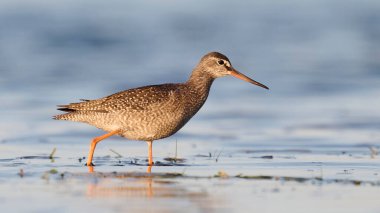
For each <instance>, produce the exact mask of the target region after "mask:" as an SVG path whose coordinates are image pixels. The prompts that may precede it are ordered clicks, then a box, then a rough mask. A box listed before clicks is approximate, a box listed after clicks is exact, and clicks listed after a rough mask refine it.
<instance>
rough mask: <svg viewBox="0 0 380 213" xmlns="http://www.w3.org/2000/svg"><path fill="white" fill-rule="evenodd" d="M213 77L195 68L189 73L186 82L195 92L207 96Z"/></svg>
mask: <svg viewBox="0 0 380 213" xmlns="http://www.w3.org/2000/svg"><path fill="white" fill-rule="evenodd" d="M214 79H215V78H213V77H212V76H210V75H208V74H207V73H206V72H204V71H202V70H200V69H197V68H196V69H194V70H193V72H192V73H191V76H190V78H189V80H188V81H187V82H186V84H187V85H188V86H189V87H191V89H192V90H194V92H197V93H198V94H199V95H201V96H204V98H207V96H208V93H209V91H210V87H211V85H212V83H213V82H214Z"/></svg>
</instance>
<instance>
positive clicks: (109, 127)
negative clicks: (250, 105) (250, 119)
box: [54, 52, 269, 166]
mask: <svg viewBox="0 0 380 213" xmlns="http://www.w3.org/2000/svg"><path fill="white" fill-rule="evenodd" d="M227 75H232V76H234V77H236V78H239V79H242V80H244V81H247V82H249V83H252V84H254V85H257V86H260V87H263V88H265V89H269V88H268V87H267V86H265V85H264V84H261V83H259V82H257V81H254V80H252V79H251V78H249V77H247V76H245V75H243V74H242V73H240V72H238V71H237V70H235V69H234V68H233V67H232V65H231V62H230V61H229V60H228V58H227V57H226V56H224V55H223V54H221V53H218V52H211V53H208V54H206V55H205V56H203V57H202V59H201V61H200V62H199V64H198V65H197V66H196V67H195V68H194V70H193V72H192V73H191V76H190V78H189V79H188V80H187V81H186V82H185V83H177V84H161V85H151V86H144V87H139V88H134V89H129V90H125V91H122V92H118V93H115V94H113V95H110V96H107V97H104V98H100V99H96V100H82V102H79V103H71V104H67V105H58V107H59V108H58V110H62V111H65V112H67V113H66V114H61V115H56V116H54V119H57V120H70V121H78V122H83V123H88V124H90V125H93V126H95V127H97V128H99V129H102V130H104V131H106V132H108V133H107V134H104V135H102V136H99V137H96V138H94V139H93V140H92V142H91V144H90V151H89V153H88V157H87V164H86V165H87V166H92V165H93V164H92V157H93V154H94V151H95V147H96V144H97V143H99V142H100V141H101V140H103V139H106V138H108V137H110V136H112V135H119V136H122V137H125V138H128V139H131V140H139V141H146V142H147V143H148V148H149V151H148V156H149V157H148V163H149V166H152V165H153V157H152V143H153V141H154V140H158V139H162V138H166V137H169V136H171V135H173V134H174V133H176V132H177V131H178V130H179V129H181V128H182V127H183V126H184V125H185V124H186V123H187V122H188V121H189V120H190V118H192V117H193V116H194V115H195V113H197V112H198V110H199V109H200V108H201V107H202V106H203V104H204V103H205V101H206V99H207V96H208V93H209V91H210V87H211V84H212V83H213V81H214V80H215V79H216V78H219V77H223V76H227Z"/></svg>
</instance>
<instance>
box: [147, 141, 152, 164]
mask: <svg viewBox="0 0 380 213" xmlns="http://www.w3.org/2000/svg"><path fill="white" fill-rule="evenodd" d="M147 143H148V159H149V162H148V165H149V166H152V165H153V151H152V145H153V141H147Z"/></svg>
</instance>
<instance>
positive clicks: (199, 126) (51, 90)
mask: <svg viewBox="0 0 380 213" xmlns="http://www.w3.org/2000/svg"><path fill="white" fill-rule="evenodd" d="M379 11H380V2H379V1H377V0H363V1H346V0H334V1H331V0H321V1H304V0H286V1H274V0H271V1H219V0H218V1H216V0H214V1H207V2H205V1H187V0H185V1H180V2H178V1H171V0H169V1H133V2H130V1H117V0H116V1H74V0H65V1H43V0H32V1H30V0H27V1H26V0H25V1H22V0H20V1H11V0H2V1H1V2H0V100H1V105H0V117H1V119H0V139H1V140H3V141H12V140H13V141H17V140H24V139H26V138H28V139H31V138H34V139H37V140H48V139H49V138H51V137H58V138H59V137H61V136H63V135H74V136H75V135H76V134H77V135H80V134H82V135H85V136H86V137H90V136H91V137H92V136H94V135H96V134H102V132H101V131H99V130H96V129H95V128H92V127H88V126H86V125H83V124H78V123H67V122H61V121H54V120H52V119H51V116H53V115H55V114H57V113H59V112H58V111H56V105H57V104H65V103H69V102H76V101H78V99H79V98H84V99H96V98H101V97H104V96H106V95H109V94H112V93H115V92H118V91H121V90H125V89H129V88H133V87H137V86H143V85H148V84H161V83H167V82H183V81H186V80H187V78H188V76H189V75H190V72H191V71H192V69H193V68H194V66H195V65H196V64H197V63H198V61H199V59H200V58H201V57H202V56H203V55H204V54H206V53H207V52H210V51H219V52H221V53H223V54H225V55H227V56H228V57H229V58H230V60H231V62H232V64H233V65H234V67H235V68H236V69H237V70H239V71H241V72H242V73H244V74H246V75H248V76H250V77H252V78H253V79H255V80H257V81H259V82H261V83H264V84H266V85H268V86H269V87H270V90H269V91H266V90H263V89H262V88H259V87H255V86H252V85H250V84H248V83H245V82H243V81H240V80H237V79H234V78H232V77H225V78H223V79H218V80H217V81H216V82H215V83H214V85H213V87H212V90H211V93H210V96H209V99H208V101H207V102H206V104H205V106H204V107H203V108H202V110H201V111H200V112H199V113H198V114H197V115H196V116H195V117H194V118H193V119H192V120H191V121H190V122H189V123H188V125H187V126H185V127H184V128H183V129H182V130H181V131H180V132H179V133H178V134H176V136H175V138H176V139H178V140H181V139H182V140H185V139H186V138H189V136H190V138H192V139H194V140H218V141H220V140H221V139H226V138H227V140H228V142H231V139H233V140H234V143H227V144H231V145H233V146H238V145H239V144H240V145H243V146H251V144H254V143H256V144H261V143H262V144H267V145H268V144H273V145H280V144H281V145H284V144H290V143H292V144H300V145H302V144H303V145H310V144H314V145H315V144H318V145H320V144H326V145H327V144H364V145H366V144H367V145H368V144H375V145H376V144H379V143H380V132H379V128H380V98H379V97H380V13H379ZM172 140H174V139H172ZM86 145H87V142H86Z"/></svg>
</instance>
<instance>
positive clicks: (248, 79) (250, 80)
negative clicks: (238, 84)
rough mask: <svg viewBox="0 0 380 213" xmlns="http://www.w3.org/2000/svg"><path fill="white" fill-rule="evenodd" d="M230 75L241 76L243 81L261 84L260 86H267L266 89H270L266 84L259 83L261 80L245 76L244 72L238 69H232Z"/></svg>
mask: <svg viewBox="0 0 380 213" xmlns="http://www.w3.org/2000/svg"><path fill="white" fill-rule="evenodd" d="M230 75H232V76H234V77H236V78H239V79H241V80H243V81H246V82H249V83H251V84H254V85H257V86H259V87H262V88H265V89H269V88H268V87H267V86H265V85H264V84H262V83H259V82H257V81H255V80H252V79H251V78H249V77H247V76H245V75H244V74H242V73H240V72H238V71H236V70H232V71H230Z"/></svg>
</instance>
